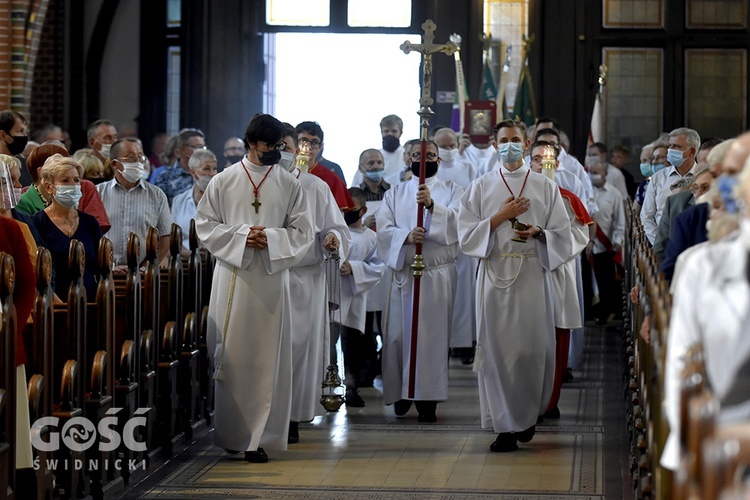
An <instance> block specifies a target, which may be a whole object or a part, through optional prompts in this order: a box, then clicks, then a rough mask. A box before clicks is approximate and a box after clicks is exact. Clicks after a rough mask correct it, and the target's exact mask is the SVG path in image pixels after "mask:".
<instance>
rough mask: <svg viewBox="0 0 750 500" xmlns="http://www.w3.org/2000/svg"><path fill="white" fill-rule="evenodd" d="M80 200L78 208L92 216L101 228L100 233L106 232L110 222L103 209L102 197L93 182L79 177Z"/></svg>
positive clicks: (110, 225)
mask: <svg viewBox="0 0 750 500" xmlns="http://www.w3.org/2000/svg"><path fill="white" fill-rule="evenodd" d="M81 194H82V195H83V196H81V201H79V202H78V210H80V211H81V212H85V213H87V214H89V215H91V216H93V217H94V218H95V219H96V221H97V222H98V223H99V227H100V228H102V234H106V233H107V231H109V228H110V227H112V224H110V222H109V217H108V216H107V211H106V210H105V209H104V203H102V197H101V196H99V191H97V190H96V186H95V185H94V183H93V182H91V181H90V180H87V179H81Z"/></svg>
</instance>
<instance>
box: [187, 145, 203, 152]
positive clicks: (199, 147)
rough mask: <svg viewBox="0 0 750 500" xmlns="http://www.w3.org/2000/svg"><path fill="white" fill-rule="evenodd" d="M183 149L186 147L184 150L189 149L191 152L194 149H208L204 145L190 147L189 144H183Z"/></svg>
mask: <svg viewBox="0 0 750 500" xmlns="http://www.w3.org/2000/svg"><path fill="white" fill-rule="evenodd" d="M185 147H186V148H190V149H192V150H193V151H195V150H196V149H208V148H206V145H205V144H198V145H196V146H191V145H190V144H185Z"/></svg>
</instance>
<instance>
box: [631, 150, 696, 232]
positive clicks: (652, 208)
mask: <svg viewBox="0 0 750 500" xmlns="http://www.w3.org/2000/svg"><path fill="white" fill-rule="evenodd" d="M695 167H696V164H693V167H692V168H691V169H690V170H689V171H688V172H687V173H686V174H685V175H684V176H683V175H681V174H680V172H678V171H677V169H676V168H675V167H668V168H665V169H663V170H659V171H658V172H656V173H655V174H654V175H652V176H651V182H649V184H648V190H647V191H646V198H645V199H644V200H643V208H642V209H641V221H642V222H643V229H644V230H645V231H646V237H647V238H648V241H650V242H651V244H652V245H653V244H654V241H655V240H656V233H657V232H658V229H659V221H660V220H661V214H662V211H663V210H664V205H665V204H666V203H667V198H669V196H670V195H671V194H672V190H671V189H669V186H671V185H672V183H673V182H675V181H678V180H679V179H680V178H682V177H687V176H692V175H693V172H694V171H695Z"/></svg>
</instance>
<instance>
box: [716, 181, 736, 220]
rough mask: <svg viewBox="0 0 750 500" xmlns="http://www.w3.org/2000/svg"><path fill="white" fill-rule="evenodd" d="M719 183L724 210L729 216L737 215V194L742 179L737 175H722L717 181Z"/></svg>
mask: <svg viewBox="0 0 750 500" xmlns="http://www.w3.org/2000/svg"><path fill="white" fill-rule="evenodd" d="M716 180H717V181H718V183H719V184H718V186H719V193H720V194H721V199H722V201H723V202H724V210H726V212H727V213H728V214H736V213H737V193H735V191H736V188H737V184H739V182H740V179H739V177H738V176H736V175H728V174H721V175H720V176H719V177H717V179H716Z"/></svg>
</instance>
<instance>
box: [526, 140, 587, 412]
mask: <svg viewBox="0 0 750 500" xmlns="http://www.w3.org/2000/svg"><path fill="white" fill-rule="evenodd" d="M539 135H540V134H539V132H537V137H539ZM529 151H530V157H531V170H532V171H533V172H536V173H541V174H544V175H545V176H546V177H548V178H550V179H552V180H554V181H555V184H557V185H558V189H559V190H560V195H562V199H563V203H564V205H565V210H566V213H567V214H568V219H569V220H570V232H571V236H572V240H571V242H572V246H571V250H570V255H569V256H568V260H566V261H565V262H564V263H563V264H562V265H561V266H560V267H558V268H557V269H555V270H554V271H552V285H553V287H552V290H553V294H554V299H555V346H556V350H555V382H554V385H553V388H552V396H551V397H550V401H549V405H547V411H546V412H545V413H544V417H545V418H560V409H559V408H558V406H557V403H558V402H559V401H560V389H561V388H562V383H563V378H564V377H565V374H566V372H567V368H568V350H569V348H570V333H571V332H570V331H571V330H574V329H576V328H581V327H582V326H583V312H582V309H581V300H582V297H583V287H582V285H581V273H580V271H579V270H578V265H577V264H578V262H577V261H578V259H579V258H580V257H579V256H580V255H581V252H583V251H584V249H585V248H586V245H588V244H589V242H590V241H591V231H590V228H591V226H593V225H594V221H593V219H592V218H591V216H590V215H589V213H588V211H587V210H586V207H585V206H584V204H583V202H582V201H581V199H580V198H579V197H578V196H576V195H575V194H574V193H572V192H570V191H568V190H567V189H565V188H563V187H562V183H561V182H560V177H559V176H558V175H557V174H558V173H559V172H560V170H558V169H557V168H558V166H559V163H560V162H559V161H558V159H557V158H558V154H559V151H560V147H559V146H558V144H557V143H552V142H546V141H540V140H537V141H536V142H535V143H534V144H532V145H531V148H529ZM547 155H549V156H547ZM545 162H547V166H549V167H551V168H547V169H545V168H543V167H544V166H545Z"/></svg>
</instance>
